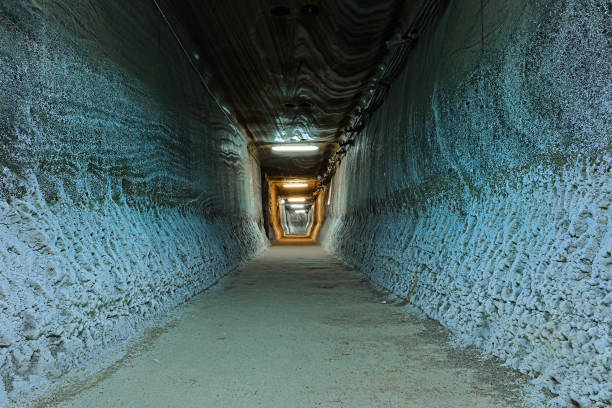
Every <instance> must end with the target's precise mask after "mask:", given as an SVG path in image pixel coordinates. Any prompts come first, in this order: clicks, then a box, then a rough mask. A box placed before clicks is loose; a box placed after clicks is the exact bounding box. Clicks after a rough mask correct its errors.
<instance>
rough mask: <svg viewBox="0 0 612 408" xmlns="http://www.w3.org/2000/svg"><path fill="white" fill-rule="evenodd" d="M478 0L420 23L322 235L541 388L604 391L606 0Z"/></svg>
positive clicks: (346, 167)
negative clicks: (431, 23)
mask: <svg viewBox="0 0 612 408" xmlns="http://www.w3.org/2000/svg"><path fill="white" fill-rule="evenodd" d="M483 4H484V6H485V7H484V9H483V12H482V15H481V12H480V5H481V2H478V1H472V2H451V3H450V5H449V7H448V8H447V9H446V11H445V12H444V14H443V16H442V17H441V19H440V20H439V21H438V23H437V25H436V26H435V28H433V29H430V31H429V32H427V33H420V37H419V39H418V44H417V46H416V48H415V49H414V50H413V52H412V54H411V57H410V60H409V61H408V63H407V65H406V67H405V70H404V71H403V73H402V75H401V76H400V77H399V78H398V79H397V80H396V81H395V82H394V83H393V84H392V86H391V90H390V92H389V94H388V96H387V98H386V100H385V103H384V105H383V106H382V107H381V108H380V109H379V110H378V111H377V112H376V113H375V114H374V116H373V118H372V119H371V120H370V122H369V123H368V125H367V127H366V129H365V130H364V131H363V132H362V133H361V134H360V135H359V136H358V139H357V141H356V144H355V146H354V147H353V148H352V149H351V150H350V151H349V152H348V154H347V156H346V157H345V158H344V160H343V161H342V163H341V165H340V166H339V168H338V170H337V172H336V174H335V176H334V178H333V180H332V187H331V194H332V199H331V205H330V206H329V207H328V210H327V214H328V217H327V221H326V224H325V226H324V228H323V230H322V241H323V243H324V245H325V246H326V247H327V249H328V250H330V251H331V252H333V253H335V254H337V255H338V256H339V257H340V258H342V259H343V260H345V261H346V262H348V263H350V264H353V265H355V266H357V267H359V268H360V269H361V271H362V272H363V273H364V274H366V275H368V276H369V277H370V278H371V279H372V280H373V281H374V282H375V283H376V284H378V285H380V286H382V287H384V288H386V289H387V290H389V291H391V292H392V293H393V294H395V295H397V296H399V297H402V298H404V299H410V301H411V303H412V304H413V305H416V306H417V307H418V308H420V309H422V310H423V311H424V312H425V313H426V314H427V315H428V316H430V317H432V318H434V319H436V320H439V321H440V322H441V323H442V324H443V325H444V326H446V327H447V328H449V329H450V330H451V331H452V332H453V333H454V334H455V335H456V336H457V337H458V338H459V339H460V340H461V341H463V342H464V343H467V344H473V345H476V346H478V347H480V348H481V349H482V350H484V351H485V352H487V353H491V354H494V355H496V356H498V357H500V358H502V359H503V360H504V361H505V362H506V363H507V364H508V365H510V366H511V367H514V368H517V369H520V370H521V371H523V372H526V373H529V374H531V375H533V376H534V377H535V380H534V382H535V383H536V385H538V386H543V387H545V388H547V389H548V390H550V391H551V392H552V393H553V397H552V398H553V399H552V402H550V403H551V404H557V405H559V406H563V407H567V406H572V404H574V405H576V404H579V405H580V406H583V407H590V406H609V404H610V401H611V398H612V388H611V387H612V383H611V382H610V381H609V379H610V374H611V373H610V367H611V366H612V360H611V359H612V344H611V341H612V337H611V324H612V309H611V303H612V212H611V211H612V208H611V202H612V173H611V167H612V153H611V146H612V143H611V142H612V140H611V139H612V128H611V126H610V118H611V115H610V114H611V112H610V110H611V106H612V103H611V102H612V101H611V98H610V77H611V75H610V74H611V72H610V67H611V66H612V64H611V62H612V61H611V54H610V52H609V37H608V36H607V35H608V34H607V33H608V31H606V30H608V27H609V23H610V11H609V9H608V2H607V1H603V0H601V1H600V0H584V1H583V0H568V1H558V2H548V1H535V2H531V1H529V2H528V1H512V2H507V1H502V0H495V1H488V2H484V3H483ZM482 17H483V18H482ZM481 33H483V34H484V35H482V34H481Z"/></svg>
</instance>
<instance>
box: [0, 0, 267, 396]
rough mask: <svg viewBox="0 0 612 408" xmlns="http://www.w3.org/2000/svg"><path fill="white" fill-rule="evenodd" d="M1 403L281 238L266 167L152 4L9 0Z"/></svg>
mask: <svg viewBox="0 0 612 408" xmlns="http://www.w3.org/2000/svg"><path fill="white" fill-rule="evenodd" d="M0 89H2V92H1V93H0V407H4V406H11V405H10V404H15V405H16V406H21V404H23V403H25V401H26V400H27V399H28V398H30V397H32V396H34V395H36V393H38V392H40V391H41V390H44V388H45V387H46V386H47V385H49V384H50V383H51V382H52V381H53V380H54V379H56V378H58V377H60V376H61V375H63V374H64V373H66V372H68V371H69V370H70V369H72V368H74V367H76V366H77V365H79V364H80V363H82V362H84V361H86V360H89V359H92V358H94V357H96V356H98V355H99V354H100V353H103V352H104V350H105V349H107V347H109V346H111V345H113V344H116V343H117V342H119V341H121V340H123V339H126V338H128V337H130V336H131V335H132V334H133V333H135V332H136V331H137V330H138V329H139V328H140V327H142V326H143V325H144V324H145V323H146V321H148V320H150V319H152V318H154V317H156V316H160V315H161V314H163V313H165V312H166V311H168V310H169V309H170V308H172V307H173V306H175V305H177V304H179V303H181V302H183V301H185V300H186V299H188V298H189V297H191V296H193V295H194V294H196V293H198V292H200V291H202V290H203V289H205V288H206V287H208V286H210V285H211V284H213V283H214V282H216V281H217V280H218V279H219V278H220V277H222V276H224V275H225V274H226V273H228V272H229V271H231V270H232V269H233V268H235V267H236V266H238V265H239V264H241V263H242V262H244V261H245V260H247V259H248V258H250V257H253V256H255V255H256V254H257V253H259V252H260V251H261V250H262V249H263V248H264V247H265V246H266V243H267V240H266V239H265V237H264V235H263V233H262V232H261V205H260V204H259V203H257V201H254V200H252V199H251V198H250V197H252V196H253V195H254V194H259V189H260V185H261V183H260V180H259V177H260V176H259V175H260V171H259V166H258V164H257V162H256V161H255V160H254V159H253V158H251V157H250V156H249V153H248V151H247V148H246V141H245V140H244V138H242V137H241V136H240V135H239V134H238V133H237V132H236V131H235V129H233V128H232V126H231V125H229V124H228V123H227V121H226V119H225V117H224V115H223V114H222V113H221V112H220V110H219V109H218V107H217V106H216V105H215V103H214V101H213V100H212V99H211V98H210V97H209V96H208V95H207V93H206V91H205V89H204V87H203V86H202V85H201V84H200V82H199V79H198V77H197V75H196V74H195V73H194V72H193V70H192V68H191V67H190V66H189V64H188V63H187V61H186V59H185V56H184V55H183V54H182V51H181V50H180V48H179V47H178V45H177V44H176V42H175V40H174V39H173V37H172V36H171V34H170V32H169V31H168V29H167V27H166V25H165V23H164V22H163V20H162V19H161V17H160V16H159V13H158V12H157V10H156V9H155V6H154V4H153V2H150V1H144V0H142V1H140V0H139V1H134V2H120V1H117V2H114V1H105V2H86V3H79V2H68V1H46V2H38V1H18V0H8V1H2V2H1V3H0Z"/></svg>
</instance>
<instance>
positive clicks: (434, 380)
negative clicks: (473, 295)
mask: <svg viewBox="0 0 612 408" xmlns="http://www.w3.org/2000/svg"><path fill="white" fill-rule="evenodd" d="M382 299H383V297H381V295H379V294H377V293H376V292H375V291H374V290H373V289H372V288H371V286H370V285H369V283H368V282H367V281H365V280H364V279H363V278H362V277H361V276H360V275H359V274H358V273H357V272H356V271H354V270H352V269H350V268H349V267H347V266H346V265H344V264H343V263H341V262H339V261H338V260H337V259H335V258H333V257H331V256H330V255H328V254H327V253H325V252H324V251H323V250H322V249H320V248H319V247H316V246H297V247H296V246H275V247H272V248H271V249H270V250H269V251H268V252H267V253H266V254H265V255H264V256H262V257H260V258H259V259H257V260H254V261H251V262H250V263H249V264H247V265H246V266H244V267H243V268H241V269H240V270H239V271H237V272H236V273H234V274H233V275H232V276H231V277H229V278H227V279H226V280H225V281H224V282H223V283H222V286H221V288H219V289H218V290H216V291H214V292H213V293H204V294H202V295H200V296H198V297H196V298H194V299H193V300H192V301H191V302H189V303H188V304H187V305H185V306H184V308H185V310H184V313H183V314H182V317H181V318H179V319H178V320H177V321H176V322H174V323H173V324H172V325H170V326H169V327H166V329H165V330H158V331H157V332H155V331H153V332H152V334H151V335H150V338H149V339H145V340H143V342H142V343H141V344H140V345H137V346H135V347H134V350H133V351H132V352H131V353H130V354H129V355H128V357H127V358H124V359H122V360H121V361H119V362H117V363H116V364H115V365H114V366H113V367H111V369H108V370H106V371H104V372H103V373H102V374H100V375H99V376H98V378H95V379H89V380H88V381H85V382H83V384H85V383H87V384H89V385H88V386H83V385H82V384H81V385H78V384H77V385H74V386H72V387H71V388H68V389H64V390H63V391H62V392H60V393H58V394H57V395H56V396H55V397H54V399H53V400H47V403H50V402H52V401H55V402H56V405H54V406H57V407H79V408H85V407H124V408H127V407H147V408H155V407H173V408H174V407H181V408H191V407H193V408H195V407H197V408H202V407H214V408H223V407H231V408H239V407H248V408H252V407H271V408H276V407H292V408H293V407H347V408H355V407H364V408H373V407H385V408H386V407H393V408H395V407H469V408H475V407H504V408H506V407H518V406H522V405H521V404H520V401H519V398H518V389H517V387H516V386H512V385H511V384H512V383H513V382H514V381H515V380H516V378H517V377H516V374H514V373H513V372H512V371H510V370H508V369H504V368H500V367H499V366H498V365H497V364H495V363H493V362H491V361H489V362H481V361H479V360H478V359H477V358H476V357H475V355H474V353H472V352H467V351H464V350H457V349H453V348H449V347H448V346H447V343H446V341H447V335H446V331H445V330H444V329H442V328H441V327H440V326H439V325H438V324H437V323H435V322H433V321H431V320H420V319H418V318H416V317H410V316H407V315H406V314H405V313H404V312H402V310H401V308H399V307H396V306H393V305H390V304H382V303H381V300H382ZM92 384H93V385H92Z"/></svg>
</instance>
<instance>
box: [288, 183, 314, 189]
mask: <svg viewBox="0 0 612 408" xmlns="http://www.w3.org/2000/svg"><path fill="white" fill-rule="evenodd" d="M283 187H285V188H298V187H308V184H306V183H290V184H283Z"/></svg>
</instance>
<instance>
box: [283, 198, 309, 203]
mask: <svg viewBox="0 0 612 408" xmlns="http://www.w3.org/2000/svg"><path fill="white" fill-rule="evenodd" d="M287 201H289V202H290V203H305V202H306V198H305V197H291V198H288V199H287Z"/></svg>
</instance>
